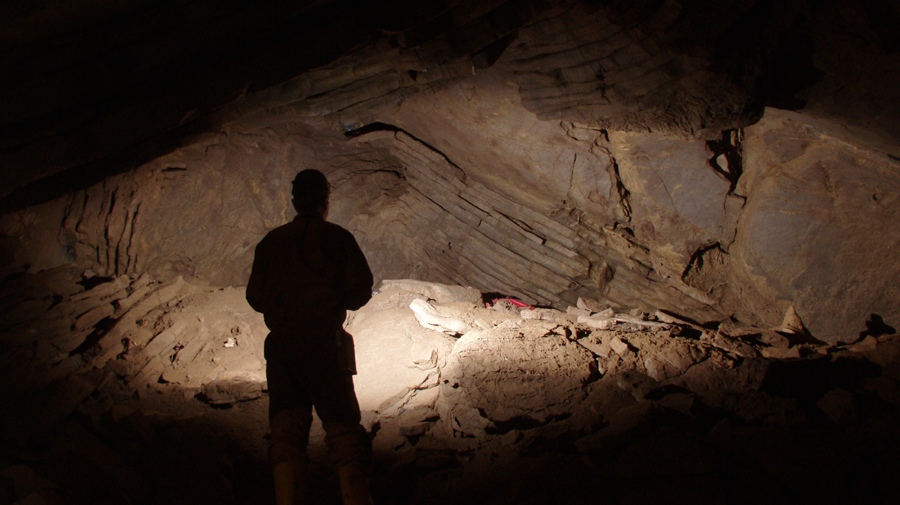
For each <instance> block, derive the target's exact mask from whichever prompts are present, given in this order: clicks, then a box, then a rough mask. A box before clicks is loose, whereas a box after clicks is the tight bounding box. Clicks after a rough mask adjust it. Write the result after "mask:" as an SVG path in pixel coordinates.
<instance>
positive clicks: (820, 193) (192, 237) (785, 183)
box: [2, 74, 900, 342]
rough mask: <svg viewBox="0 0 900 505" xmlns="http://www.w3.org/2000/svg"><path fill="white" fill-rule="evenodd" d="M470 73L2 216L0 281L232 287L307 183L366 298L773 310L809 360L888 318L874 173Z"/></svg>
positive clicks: (184, 153) (891, 252) (805, 150)
mask: <svg viewBox="0 0 900 505" xmlns="http://www.w3.org/2000/svg"><path fill="white" fill-rule="evenodd" d="M482 75H483V76H487V77H479V78H473V79H470V80H466V81H462V82H460V83H458V84H456V85H453V86H448V87H446V88H444V89H443V90H441V91H439V92H435V93H432V94H431V95H428V96H421V97H416V98H413V99H410V100H408V101H407V102H405V103H404V104H403V105H402V106H401V107H400V108H399V109H397V110H395V111H393V112H391V113H390V114H385V115H384V116H383V117H382V118H381V119H383V120H384V121H383V122H380V123H378V124H379V125H380V126H379V127H377V128H373V129H370V130H366V131H363V132H359V133H358V134H356V135H354V136H351V137H349V138H348V137H347V136H345V135H341V134H340V133H338V132H336V131H335V130H334V129H332V128H330V127H329V125H328V123H326V122H324V121H321V120H319V119H316V118H314V117H307V118H302V119H301V118H298V119H296V120H287V119H284V118H281V119H278V118H269V120H268V121H267V122H262V121H259V120H255V121H254V122H244V123H236V124H235V125H234V126H233V127H232V128H231V129H230V130H229V131H227V132H225V133H223V134H220V135H216V136H209V137H207V138H205V139H202V140H201V141H198V142H197V143H196V144H194V145H192V146H189V147H186V148H183V149H181V150H179V151H176V152H175V153H173V154H171V155H169V156H166V157H163V158H160V159H158V160H155V161H154V162H152V163H150V164H147V165H145V166H144V167H141V168H140V169H139V170H137V171H134V172H132V173H129V174H125V175H120V176H117V177H115V178H112V179H108V180H107V181H105V182H104V183H102V184H99V185H96V186H93V187H91V188H89V189H88V190H86V191H80V192H76V193H74V194H72V195H70V196H67V197H65V198H62V199H58V200H56V201H54V202H50V203H47V204H43V205H42V206H38V207H33V208H29V209H25V210H23V211H20V212H17V213H13V214H9V215H6V216H4V217H3V220H2V224H3V230H4V241H3V244H4V250H5V254H6V256H7V258H8V259H9V260H8V261H7V268H6V270H5V272H4V273H5V274H10V273H15V272H17V271H21V270H23V269H25V270H28V271H31V272H37V271H41V270H45V269H48V268H53V267H56V266H59V265H62V264H68V263H74V264H77V265H79V266H80V267H81V268H84V269H89V270H91V271H93V272H94V273H96V274H99V275H101V276H118V275H134V274H140V273H144V272H146V273H149V274H150V275H151V276H152V277H153V278H154V279H169V278H173V277H175V276H177V275H182V276H184V277H185V278H191V279H195V280H202V281H206V282H210V283H212V284H213V285H219V286H227V285H242V284H243V283H245V282H246V279H247V276H248V275H249V266H250V263H251V262H252V257H253V248H254V247H255V244H256V243H257V242H258V241H259V239H260V238H261V237H262V236H263V235H264V234H265V232H266V231H267V230H269V229H271V228H273V227H275V226H277V225H279V224H281V223H283V222H286V221H287V220H288V219H290V218H291V216H292V210H289V209H290V203H289V199H288V198H289V197H288V195H287V190H288V188H289V182H290V180H291V178H292V177H293V175H294V174H295V173H296V171H297V170H298V169H300V168H302V167H314V168H319V169H321V170H323V171H324V172H325V173H326V174H328V176H329V178H330V179H331V180H332V182H333V183H334V186H335V191H334V196H333V207H332V213H331V219H332V220H333V221H335V222H337V223H340V224H342V225H344V226H346V227H347V228H348V229H350V230H351V231H352V232H353V233H354V234H355V235H356V237H357V239H358V241H359V242H360V244H361V246H362V248H363V250H364V252H365V253H366V255H367V257H368V258H369V261H370V263H371V264H372V266H373V270H374V271H375V273H376V277H377V278H378V279H386V278H402V277H408V278H418V279H423V280H431V281H440V282H445V283H452V284H461V285H469V286H473V287H475V288H477V289H479V290H481V291H483V292H495V293H503V294H506V295H513V296H516V297H519V298H521V299H522V300H524V301H526V302H527V303H530V304H533V305H543V306H556V307H560V306H565V305H572V304H574V303H575V301H576V300H577V299H578V298H579V297H584V298H593V299H597V300H601V301H603V302H604V303H609V304H612V305H617V306H625V307H640V308H642V309H643V310H645V311H646V312H652V311H655V310H656V309H663V310H666V311H669V312H672V313H676V314H679V315H681V316H683V317H687V318H690V319H693V320H696V321H699V322H707V321H721V320H724V319H726V318H728V317H733V318H735V319H737V320H739V321H742V322H745V323H748V324H754V325H759V326H763V327H769V328H771V327H777V326H780V325H781V323H782V321H783V319H784V316H785V313H786V312H787V311H788V310H789V308H790V307H793V308H794V312H795V313H796V314H797V315H798V316H799V318H800V320H801V321H802V322H803V323H804V324H805V325H806V328H807V329H808V330H809V331H810V332H811V334H812V336H814V337H815V338H818V339H822V340H825V341H829V342H837V341H853V340H855V339H857V338H858V337H859V335H860V334H861V332H863V331H865V330H866V328H867V326H866V322H867V321H870V322H871V321H872V318H873V317H875V316H877V317H878V318H880V319H879V320H884V321H885V322H886V323H887V324H889V325H890V324H896V321H897V320H898V319H900V307H898V305H897V303H896V301H895V300H897V299H900V298H898V297H897V296H894V295H895V294H896V293H895V291H896V289H897V288H896V283H895V282H893V280H894V279H896V278H897V267H896V265H897V264H898V261H897V259H898V258H896V252H895V250H896V247H893V246H894V242H896V239H895V238H894V237H893V236H892V235H891V234H890V233H885V230H890V229H892V228H893V223H895V222H896V219H897V217H898V216H897V213H898V210H897V206H896V203H895V200H896V198H897V195H898V193H900V179H898V176H897V174H898V170H897V168H898V163H897V162H896V161H895V160H892V159H890V158H888V157H886V156H883V155H880V154H878V153H874V152H871V151H865V150H862V149H860V148H857V147H854V146H853V145H851V144H848V143H846V142H844V141H841V140H839V139H838V138H837V137H835V136H834V134H833V132H831V133H829V131H827V130H826V129H823V128H822V127H820V126H816V125H815V124H810V123H807V122H804V121H805V120H804V118H803V117H802V116H800V115H796V114H785V113H779V112H777V111H774V110H772V111H769V113H768V114H767V116H766V117H764V118H763V120H762V121H760V122H759V123H758V124H756V125H754V126H752V127H748V128H746V129H743V130H736V131H728V132H725V133H723V137H722V139H721V140H714V141H703V140H686V139H680V138H676V137H670V136H662V135H655V134H648V133H635V132H632V133H628V132H617V131H605V130H599V129H596V128H590V127H587V126H584V125H578V124H575V123H567V122H562V123H560V122H556V121H542V120H540V119H538V118H537V117H535V116H534V115H532V114H531V113H529V112H528V111H526V110H525V109H524V108H523V107H522V106H521V105H520V104H519V103H518V102H517V101H516V95H515V93H514V91H515V87H514V86H513V85H511V84H503V83H502V82H503V81H502V80H500V79H498V78H497V77H496V76H494V77H491V75H490V74H482ZM388 121H390V122H391V123H393V124H391V123H388ZM863 266H865V267H863Z"/></svg>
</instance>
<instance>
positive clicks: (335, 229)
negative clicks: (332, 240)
mask: <svg viewBox="0 0 900 505" xmlns="http://www.w3.org/2000/svg"><path fill="white" fill-rule="evenodd" d="M322 223H323V229H324V230H326V231H325V232H326V233H329V234H331V235H333V236H336V237H342V238H353V234H352V233H350V231H348V230H347V229H346V228H344V227H343V226H341V225H339V224H336V223H332V222H330V221H323V222H322Z"/></svg>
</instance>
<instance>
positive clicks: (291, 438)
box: [265, 332, 372, 467]
mask: <svg viewBox="0 0 900 505" xmlns="http://www.w3.org/2000/svg"><path fill="white" fill-rule="evenodd" d="M289 337H294V338H289ZM301 337H307V338H309V337H311V335H290V336H288V335H283V334H277V335H276V334H275V333H274V332H273V333H272V334H270V335H269V337H268V338H266V353H265V354H266V379H267V380H268V386H269V424H270V426H271V429H272V436H271V438H270V440H269V456H270V459H271V462H272V465H273V466H274V465H276V464H278V463H280V462H282V461H297V462H305V461H306V458H307V456H306V448H307V445H308V444H309V430H310V427H311V426H312V410H313V408H315V409H316V414H318V416H319V419H321V420H322V427H323V428H324V429H325V443H326V444H328V447H329V448H330V449H331V452H332V456H333V458H334V461H335V464H336V465H337V466H338V467H341V466H345V465H348V464H351V463H360V464H367V463H368V461H369V460H370V459H371V452H372V445H371V441H370V440H369V437H368V435H367V434H366V431H365V429H364V428H363V427H362V426H361V425H360V412H359V402H358V401H357V399H356V392H355V391H354V388H353V376H352V375H350V373H348V372H346V371H341V370H340V369H339V365H338V359H337V351H336V349H334V347H333V346H332V345H330V344H331V342H329V341H327V340H325V338H327V337H328V335H325V336H323V338H322V339H320V340H318V342H326V345H303V344H304V340H302V338H301ZM331 338H333V337H331ZM305 342H307V344H308V342H309V340H307V341H305Z"/></svg>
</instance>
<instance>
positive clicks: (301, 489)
mask: <svg viewBox="0 0 900 505" xmlns="http://www.w3.org/2000/svg"><path fill="white" fill-rule="evenodd" d="M269 425H270V427H271V430H272V434H271V437H270V438H269V460H270V462H271V464H272V474H273V476H274V479H275V503H276V504H277V505H299V504H303V503H306V501H305V498H306V494H307V493H306V470H307V466H308V461H309V460H308V456H307V454H306V447H307V445H308V444H309V429H310V426H311V425H312V409H311V408H297V409H290V410H283V411H281V412H278V413H276V414H275V415H274V416H273V417H272V418H271V419H270V420H269Z"/></svg>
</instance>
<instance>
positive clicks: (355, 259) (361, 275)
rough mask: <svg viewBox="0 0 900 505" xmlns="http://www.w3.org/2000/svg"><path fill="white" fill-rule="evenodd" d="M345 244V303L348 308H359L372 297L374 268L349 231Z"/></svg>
mask: <svg viewBox="0 0 900 505" xmlns="http://www.w3.org/2000/svg"><path fill="white" fill-rule="evenodd" d="M347 236H348V240H347V244H346V246H345V250H346V256H345V260H346V264H345V266H344V272H343V279H342V281H343V282H342V283H343V291H344V292H343V297H342V298H343V305H344V308H345V309H346V310H357V309H359V308H360V307H362V306H363V305H365V304H366V302H368V301H369V299H370V298H372V283H373V282H374V279H373V278H372V270H371V269H370V268H369V262H367V261H366V257H365V255H364V254H363V252H362V250H361V249H360V248H359V244H357V243H356V239H355V238H353V235H351V234H350V233H349V232H348V233H347Z"/></svg>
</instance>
